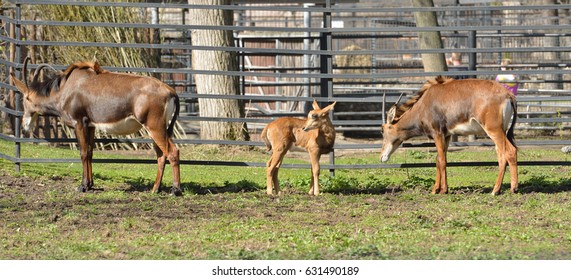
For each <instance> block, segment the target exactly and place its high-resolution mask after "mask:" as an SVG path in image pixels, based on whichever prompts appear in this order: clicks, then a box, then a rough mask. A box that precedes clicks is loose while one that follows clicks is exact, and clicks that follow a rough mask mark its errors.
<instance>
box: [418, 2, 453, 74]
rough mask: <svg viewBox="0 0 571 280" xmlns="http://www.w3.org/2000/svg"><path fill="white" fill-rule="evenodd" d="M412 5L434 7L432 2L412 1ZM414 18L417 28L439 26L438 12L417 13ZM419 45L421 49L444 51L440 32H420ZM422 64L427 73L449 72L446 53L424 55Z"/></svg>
mask: <svg viewBox="0 0 571 280" xmlns="http://www.w3.org/2000/svg"><path fill="white" fill-rule="evenodd" d="M412 5H413V7H415V8H420V7H434V2H433V1H432V0H412ZM414 18H415V20H416V26H417V27H434V26H438V20H437V19H436V12H415V13H414ZM418 38H419V45H420V48H421V49H442V48H443V46H442V39H441V37H440V31H430V32H428V31H427V32H420V34H419V36H418ZM422 62H423V64H424V71H425V72H439V71H448V66H446V58H445V56H444V53H435V54H432V53H423V54H422Z"/></svg>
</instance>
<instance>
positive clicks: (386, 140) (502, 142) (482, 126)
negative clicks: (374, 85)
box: [381, 77, 518, 194]
mask: <svg viewBox="0 0 571 280" xmlns="http://www.w3.org/2000/svg"><path fill="white" fill-rule="evenodd" d="M401 97H402V96H401ZM399 101H400V99H399ZM399 101H397V104H395V105H394V106H393V107H392V108H391V109H390V110H389V112H388V114H387V123H386V124H384V125H383V147H382V151H381V161H383V162H385V161H387V160H389V157H390V156H391V154H392V153H393V152H394V151H395V150H396V149H397V148H398V147H399V146H400V144H401V143H402V142H403V141H405V140H407V139H409V138H411V137H415V136H423V135H426V136H428V137H429V138H432V139H434V142H435V145H436V150H437V152H438V156H437V158H436V182H435V184H434V188H433V189H432V193H437V192H438V193H447V192H448V183H447V179H446V152H447V151H448V144H449V143H450V137H451V135H471V134H484V133H485V134H487V135H488V136H489V137H490V138H491V139H492V140H493V141H494V143H495V145H496V153H497V155H498V164H499V174H498V179H497V180H496V183H495V185H494V189H493V191H492V194H498V193H499V192H500V187H501V184H502V181H503V178H504V173H505V170H506V163H507V164H509V166H510V175H511V176H510V179H511V192H512V193H513V192H515V191H516V190H517V184H518V182H517V148H516V145H515V139H514V133H513V132H514V126H515V122H516V115H517V112H516V100H515V96H514V95H513V94H512V93H511V92H510V91H509V90H507V89H506V88H504V87H503V86H502V85H500V84H499V83H497V82H495V81H487V80H479V79H466V80H453V79H450V78H443V77H438V78H436V79H435V80H430V81H428V82H427V83H426V84H424V86H423V87H422V88H421V89H420V90H419V92H418V93H417V94H416V96H414V97H412V98H410V99H409V100H408V101H407V102H406V103H404V104H402V105H401V104H398V103H399Z"/></svg>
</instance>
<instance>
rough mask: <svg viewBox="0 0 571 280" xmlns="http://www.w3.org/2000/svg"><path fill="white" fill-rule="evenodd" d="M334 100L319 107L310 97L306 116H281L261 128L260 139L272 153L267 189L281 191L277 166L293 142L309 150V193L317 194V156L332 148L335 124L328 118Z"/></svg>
mask: <svg viewBox="0 0 571 280" xmlns="http://www.w3.org/2000/svg"><path fill="white" fill-rule="evenodd" d="M336 103H337V102H334V103H333V104H331V105H329V106H327V107H325V108H323V109H321V108H319V105H318V104H317V102H316V101H315V100H313V110H311V111H310V112H309V113H308V114H307V118H306V119H298V118H289V117H282V118H279V119H277V120H275V121H272V122H271V123H269V124H268V125H267V126H266V127H265V128H264V129H263V130H262V135H261V136H262V139H263V140H264V142H265V143H266V147H267V148H268V151H272V150H273V151H272V156H271V158H270V160H268V163H267V164H266V184H267V189H266V192H267V194H268V195H272V194H274V190H275V193H276V194H278V195H280V194H281V191H280V185H279V182H278V170H279V168H280V166H281V164H282V161H283V158H284V156H285V154H286V153H287V151H288V150H289V149H290V148H291V146H292V145H293V144H295V145H296V146H298V147H301V148H304V149H305V150H307V151H308V152H309V158H310V159H311V175H312V176H311V185H310V187H309V195H319V171H320V167H319V159H320V158H321V155H322V154H327V153H330V152H331V151H333V145H334V144H335V128H334V127H333V124H332V123H331V120H330V119H329V111H331V109H333V107H334V106H335V104H336Z"/></svg>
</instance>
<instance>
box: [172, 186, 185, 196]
mask: <svg viewBox="0 0 571 280" xmlns="http://www.w3.org/2000/svg"><path fill="white" fill-rule="evenodd" d="M171 196H182V190H181V189H180V188H179V187H173V188H172V190H171Z"/></svg>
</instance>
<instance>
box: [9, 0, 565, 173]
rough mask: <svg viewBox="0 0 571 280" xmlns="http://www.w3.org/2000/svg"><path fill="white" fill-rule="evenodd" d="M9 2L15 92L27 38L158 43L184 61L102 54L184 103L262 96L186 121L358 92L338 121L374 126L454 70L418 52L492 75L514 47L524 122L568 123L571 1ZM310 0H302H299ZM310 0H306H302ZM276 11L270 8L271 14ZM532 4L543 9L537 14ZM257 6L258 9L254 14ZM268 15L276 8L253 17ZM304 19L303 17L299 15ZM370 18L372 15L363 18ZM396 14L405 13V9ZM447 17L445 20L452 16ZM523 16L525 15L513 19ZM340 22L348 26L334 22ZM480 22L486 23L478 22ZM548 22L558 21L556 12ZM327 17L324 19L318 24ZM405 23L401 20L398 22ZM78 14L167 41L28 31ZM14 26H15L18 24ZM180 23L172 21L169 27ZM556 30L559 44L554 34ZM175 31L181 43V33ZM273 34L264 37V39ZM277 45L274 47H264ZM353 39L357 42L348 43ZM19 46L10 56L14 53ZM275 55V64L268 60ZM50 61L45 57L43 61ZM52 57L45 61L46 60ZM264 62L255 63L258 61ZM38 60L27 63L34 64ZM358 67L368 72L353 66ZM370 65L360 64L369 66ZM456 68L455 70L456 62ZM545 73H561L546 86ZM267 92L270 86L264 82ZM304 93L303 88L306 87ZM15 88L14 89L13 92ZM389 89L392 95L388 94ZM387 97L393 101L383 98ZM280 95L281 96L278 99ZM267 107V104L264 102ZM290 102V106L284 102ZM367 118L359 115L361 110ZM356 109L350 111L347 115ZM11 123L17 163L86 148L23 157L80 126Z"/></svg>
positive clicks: (252, 117)
mask: <svg viewBox="0 0 571 280" xmlns="http://www.w3.org/2000/svg"><path fill="white" fill-rule="evenodd" d="M10 2H11V3H12V5H11V6H8V7H4V8H3V9H2V10H0V25H1V26H2V27H3V28H2V29H1V30H0V40H1V41H2V44H1V46H5V47H3V48H1V49H0V50H1V54H2V55H0V93H2V94H3V95H4V96H8V93H9V91H13V90H15V87H13V86H11V85H10V84H9V81H8V73H9V72H10V71H14V73H16V74H17V75H19V73H20V71H21V69H22V66H23V64H22V61H23V57H24V56H25V50H29V49H32V48H39V47H59V48H67V47H81V48H90V47H96V48H133V49H151V50H157V51H160V52H161V53H162V54H163V55H162V56H163V57H164V58H167V57H168V58H171V59H172V58H175V59H180V60H184V61H188V62H185V63H186V64H184V63H183V64H184V66H183V67H158V68H154V67H146V68H145V67H140V68H128V67H122V66H121V65H104V66H103V67H104V68H106V69H108V70H110V71H119V72H143V73H152V74H157V75H161V77H162V80H163V81H165V82H167V83H169V84H171V85H173V87H177V88H179V89H182V90H178V92H179V96H180V97H181V101H182V103H185V104H194V103H196V102H198V101H199V100H202V99H207V98H208V99H213V98H224V99H237V100H241V101H244V102H247V103H251V104H253V105H256V106H257V107H255V108H254V107H253V108H254V109H257V110H253V111H254V112H253V113H250V114H249V115H247V116H245V117H241V118H212V117H201V116H200V115H199V114H198V112H196V111H195V110H194V109H192V108H191V106H190V105H189V107H188V108H186V109H184V110H183V111H182V112H181V115H180V118H179V121H182V122H193V123H196V122H202V121H218V122H246V123H248V126H249V127H254V129H253V130H252V131H251V133H253V134H255V133H257V132H259V131H260V129H259V128H260V127H261V126H263V125H265V124H266V123H268V122H270V121H271V120H272V119H275V118H276V117H279V116H284V115H288V116H290V115H293V116H303V115H304V112H303V110H302V109H301V108H302V107H303V106H298V107H297V108H298V109H296V110H293V111H291V110H287V109H283V108H294V106H293V105H290V104H300V103H301V104H303V103H305V102H310V101H312V100H313V99H317V100H318V101H320V102H332V101H338V103H339V104H353V105H352V106H353V107H350V108H349V109H347V108H345V109H342V110H337V111H336V112H334V115H333V116H334V120H333V123H334V125H335V127H336V129H337V130H338V131H339V132H341V133H344V132H356V133H359V132H361V133H367V132H373V131H378V130H379V126H380V125H381V124H382V121H383V119H382V116H383V113H384V112H381V110H380V108H386V109H388V108H389V105H391V104H392V103H394V102H395V101H396V98H397V96H398V95H399V94H400V93H401V92H405V93H407V95H409V96H410V95H413V94H414V93H415V92H416V91H417V90H418V88H419V87H420V85H421V84H422V82H423V81H424V80H425V79H426V78H427V77H434V76H438V75H444V76H447V75H450V74H452V72H424V71H423V70H422V62H421V61H420V54H424V53H445V54H450V53H452V52H458V53H462V54H465V55H467V58H468V59H467V60H466V59H464V62H465V64H466V65H468V66H469V67H468V69H467V70H465V71H463V72H462V74H463V75H470V76H476V77H479V78H484V79H489V78H492V77H494V76H495V75H496V74H499V73H500V72H501V71H500V69H499V65H498V63H499V60H500V59H501V58H502V57H504V56H506V55H508V54H509V55H511V56H513V57H517V62H516V63H515V64H514V65H513V67H514V69H513V70H508V71H503V72H502V73H514V74H517V75H519V76H520V77H521V80H520V81H521V83H522V86H521V87H520V88H522V90H521V91H520V93H519V95H518V106H519V108H520V109H519V119H518V125H517V129H518V130H519V131H530V130H541V131H548V132H549V131H551V133H553V131H557V130H559V131H562V130H568V129H569V128H570V127H571V125H570V124H571V70H570V66H571V32H569V30H571V22H570V21H569V20H568V18H567V17H566V16H567V14H566V13H568V10H570V9H571V5H536V6H528V5H522V6H509V7H505V6H486V5H481V6H445V7H434V8H402V7H401V8H396V7H395V8H393V7H377V6H375V7H370V6H365V5H361V4H337V3H336V1H320V4H317V5H309V4H307V3H306V4H305V5H303V4H290V5H283V6H281V5H248V4H238V5H228V6H210V5H185V4H165V3H125V2H76V1H63V0H61V1H27V0H13V1H10ZM302 2H303V1H302ZM305 2H307V1H305ZM41 5H68V6H91V7H113V8H137V9H152V10H155V11H157V12H158V13H159V14H164V15H168V14H179V15H183V16H182V17H183V18H184V17H185V16H186V14H185V11H187V10H188V9H225V10H232V11H234V14H235V18H236V19H239V20H236V21H235V22H236V24H235V25H233V26H199V25H188V24H186V23H185V22H184V20H183V21H182V22H180V21H178V22H177V20H174V19H168V18H166V19H162V21H164V22H158V23H157V22H154V23H151V22H150V21H149V22H140V23H109V22H83V21H65V22H64V21H48V20H41V19H40V20H37V19H32V18H28V17H27V14H25V13H22V11H23V10H26V9H28V10H33V9H35V8H36V7H38V6H41ZM543 10H558V11H560V16H559V18H558V19H557V21H558V24H552V22H553V19H551V18H543V17H542V16H541V11H543ZM419 11H434V12H436V13H437V14H438V17H439V19H440V20H441V21H444V22H441V23H440V24H441V26H438V27H416V26H414V25H413V24H412V25H405V24H404V21H406V22H407V24H410V23H413V22H412V21H411V18H413V17H412V14H413V13H414V12H419ZM261 12H263V14H258V15H256V16H254V15H255V14H256V13H261ZM279 12H289V13H292V14H296V15H298V16H297V17H296V20H292V21H289V22H288V21H287V20H283V19H281V18H279V17H277V16H276V15H275V14H276V13H279ZM272 13H274V18H271V16H272ZM470 14H476V15H477V16H478V18H479V19H480V20H471V18H470ZM529 14H537V16H536V17H533V20H532V19H531V18H530V17H529V16H528V15H529ZM249 17H251V18H249ZM266 17H269V19H271V20H265V21H264V20H261V21H260V22H259V24H253V23H252V22H253V21H254V20H256V19H261V18H266ZM304 18H305V19H307V20H301V19H304ZM363 18H365V20H362V19H363ZM397 19H398V20H400V22H399V21H398V20H397ZM444 19H445V20H444ZM513 20H517V24H512V23H511V21H513ZM334 22H337V23H339V22H340V23H342V24H343V27H335V26H334V25H333V23H334ZM475 22H477V24H478V25H475V24H474V23H475ZM550 22H551V23H550ZM318 24H319V25H318ZM399 24H400V25H399ZM71 26H82V27H86V28H105V27H113V28H121V29H155V30H159V31H160V32H161V34H163V33H165V34H166V33H168V34H175V35H168V36H170V37H169V38H167V35H164V38H163V40H162V43H116V42H82V41H81V39H80V38H69V40H68V41H59V42H56V41H49V40H42V39H41V38H36V39H35V40H30V39H29V38H27V37H26V36H24V37H22V35H25V34H26V32H27V31H28V30H30V29H31V28H32V27H41V28H53V27H71ZM198 29H202V30H231V31H232V32H233V33H234V35H235V40H236V42H237V44H236V47H213V46H196V45H191V44H190V41H189V40H188V39H189V38H188V37H187V36H188V34H186V33H188V31H189V30H198ZM10 30H13V31H14V32H11V31H10ZM425 31H439V32H441V33H442V37H443V41H445V46H447V47H445V48H444V49H420V48H419V47H418V45H417V43H416V42H417V38H418V34H419V33H420V32H425ZM173 32H174V33H173ZM548 38H551V39H556V41H557V44H551V43H548V42H547V39H548ZM177 40H178V42H177V43H174V42H175V41H177ZM262 43H265V44H266V45H264V44H262ZM268 46H269V47H268ZM348 46H357V48H347V47H348ZM10 49H11V50H12V52H13V54H14V60H10V59H9V58H8V57H9V55H8V51H9V50H10ZM192 50H211V51H226V52H236V53H237V54H238V56H239V62H240V64H241V65H240V67H239V69H240V70H238V71H204V70H194V69H192V65H190V64H188V63H190V61H191V59H190V52H191V51H192ZM341 56H351V57H361V58H366V59H365V60H367V61H368V62H370V63H367V65H339V64H338V63H336V62H335V59H337V58H339V57H341ZM268 61H272V64H263V63H268ZM43 62H44V61H43ZM46 62H47V61H46ZM256 63H259V64H256ZM36 66H37V65H29V67H30V68H31V69H34V68H36ZM54 67H55V68H56V69H60V70H61V69H65V68H66V67H67V65H59V64H57V63H55V64H54ZM355 70H359V71H360V72H355ZM361 70H362V71H361ZM453 73H457V72H453ZM196 74H205V75H232V76H238V77H240V79H241V82H242V84H241V92H240V93H239V95H234V96H228V95H223V96H222V95H215V94H197V93H196V91H195V89H194V84H193V83H194V82H193V80H192V76H193V75H196ZM173 75H183V76H184V77H190V78H188V79H183V80H181V79H176V78H173ZM544 85H554V86H550V87H547V88H544ZM260 92H262V93H263V94H260ZM299 93H301V94H299ZM16 98H19V97H18V94H17V93H16ZM383 100H386V101H383ZM383 102H386V103H387V104H383ZM278 103H279V104H281V107H280V106H278V105H277V104H278ZM264 104H265V105H268V104H269V105H268V107H270V108H272V109H271V110H266V111H262V110H260V109H259V108H260V107H261V105H264ZM286 105H287V106H286ZM0 111H1V112H2V113H3V114H7V115H11V116H14V117H16V119H18V118H20V117H21V116H22V115H23V113H22V111H21V108H19V107H16V108H10V107H9V106H0ZM359 116H360V117H362V118H360V117H359ZM349 117H351V118H349ZM16 123H17V124H16V126H15V128H16V129H15V132H14V133H13V134H6V133H3V132H2V133H0V138H1V139H3V140H6V141H11V142H13V143H14V145H15V151H14V153H10V152H9V151H0V158H3V159H6V160H9V161H11V162H14V163H15V164H16V166H17V168H19V165H20V164H21V163H42V162H78V161H79V159H54V158H51V159H49V158H23V157H21V155H20V144H21V143H74V142H75V141H76V140H75V139H73V138H62V137H54V138H47V139H43V138H42V139H35V138H24V137H22V136H21V134H20V132H19V124H18V121H17V122H16ZM565 138H566V139H570V140H566V139H561V138H559V139H555V138H553V139H552V140H533V139H531V140H525V141H518V145H519V146H537V145H556V146H562V145H571V138H569V137H568V136H567V135H565ZM97 142H98V143H151V140H149V139H132V138H112V139H97ZM175 142H176V143H177V144H181V145H187V144H188V145H200V144H217V145H240V146H260V147H261V146H264V145H263V143H262V142H260V141H230V140H199V139H184V138H183V139H176V140H175ZM451 145H452V146H459V147H464V146H493V143H491V142H485V141H478V142H453V143H451ZM403 146H404V147H406V148H418V147H430V146H432V144H431V143H405V144H404V145H403ZM335 149H337V150H339V149H348V150H351V149H354V150H359V149H373V150H375V149H380V145H378V144H337V145H336V146H335ZM94 162H101V163H104V162H105V163H106V162H129V163H155V161H154V160H135V159H127V160H111V159H109V160H108V159H98V160H94ZM181 163H182V164H190V165H224V166H252V167H264V166H265V163H258V162H232V161H195V160H182V161H181ZM496 164H497V163H496V162H458V163H449V166H474V165H480V166H494V165H496ZM519 164H520V165H569V162H567V161H549V162H537V161H529V162H520V163H519ZM431 166H434V164H433V163H419V164H363V165H358V164H357V165H339V164H335V154H334V153H331V154H330V157H329V164H326V165H323V166H322V167H323V168H325V169H330V170H335V169H356V168H415V167H431ZM284 167H286V168H309V165H306V164H286V165H284Z"/></svg>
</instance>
